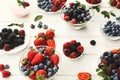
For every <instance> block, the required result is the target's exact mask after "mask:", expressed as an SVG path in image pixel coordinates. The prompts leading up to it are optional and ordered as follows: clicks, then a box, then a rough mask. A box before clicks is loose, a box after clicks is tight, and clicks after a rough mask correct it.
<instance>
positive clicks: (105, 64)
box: [96, 49, 120, 80]
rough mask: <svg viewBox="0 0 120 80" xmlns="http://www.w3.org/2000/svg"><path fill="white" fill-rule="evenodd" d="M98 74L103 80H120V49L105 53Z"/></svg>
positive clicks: (97, 70)
mask: <svg viewBox="0 0 120 80" xmlns="http://www.w3.org/2000/svg"><path fill="white" fill-rule="evenodd" d="M96 72H97V74H98V76H100V77H102V78H103V80H120V49H113V50H110V51H105V52H104V53H103V54H102V55H101V56H100V59H99V64H98V68H97V69H96Z"/></svg>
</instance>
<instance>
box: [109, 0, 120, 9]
mask: <svg viewBox="0 0 120 80" xmlns="http://www.w3.org/2000/svg"><path fill="white" fill-rule="evenodd" d="M109 4H110V5H111V6H115V7H117V8H118V9H120V0H110V1H109Z"/></svg>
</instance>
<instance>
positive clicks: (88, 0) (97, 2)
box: [86, 0, 101, 4]
mask: <svg viewBox="0 0 120 80" xmlns="http://www.w3.org/2000/svg"><path fill="white" fill-rule="evenodd" d="M86 1H87V2H88V3H90V4H99V3H101V0H86Z"/></svg>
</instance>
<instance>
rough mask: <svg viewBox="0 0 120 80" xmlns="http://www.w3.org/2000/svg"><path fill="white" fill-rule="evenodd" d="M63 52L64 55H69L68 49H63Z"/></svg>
mask: <svg viewBox="0 0 120 80" xmlns="http://www.w3.org/2000/svg"><path fill="white" fill-rule="evenodd" d="M63 53H64V54H65V55H66V56H69V55H70V53H71V51H70V49H63Z"/></svg>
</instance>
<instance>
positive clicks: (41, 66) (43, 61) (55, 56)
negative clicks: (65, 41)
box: [19, 46, 61, 80]
mask: <svg viewBox="0 0 120 80" xmlns="http://www.w3.org/2000/svg"><path fill="white" fill-rule="evenodd" d="M60 62H61V58H60V55H59V53H58V52H57V51H56V50H55V49H54V48H52V47H48V46H38V48H37V49H33V48H30V50H29V51H27V52H26V53H25V54H23V56H22V57H21V59H20V64H19V68H20V72H21V73H22V75H23V76H25V77H26V78H27V79H30V80H31V79H32V80H50V79H52V78H53V77H54V76H55V75H56V74H57V73H58V71H59V69H60V65H61V64H60Z"/></svg>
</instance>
